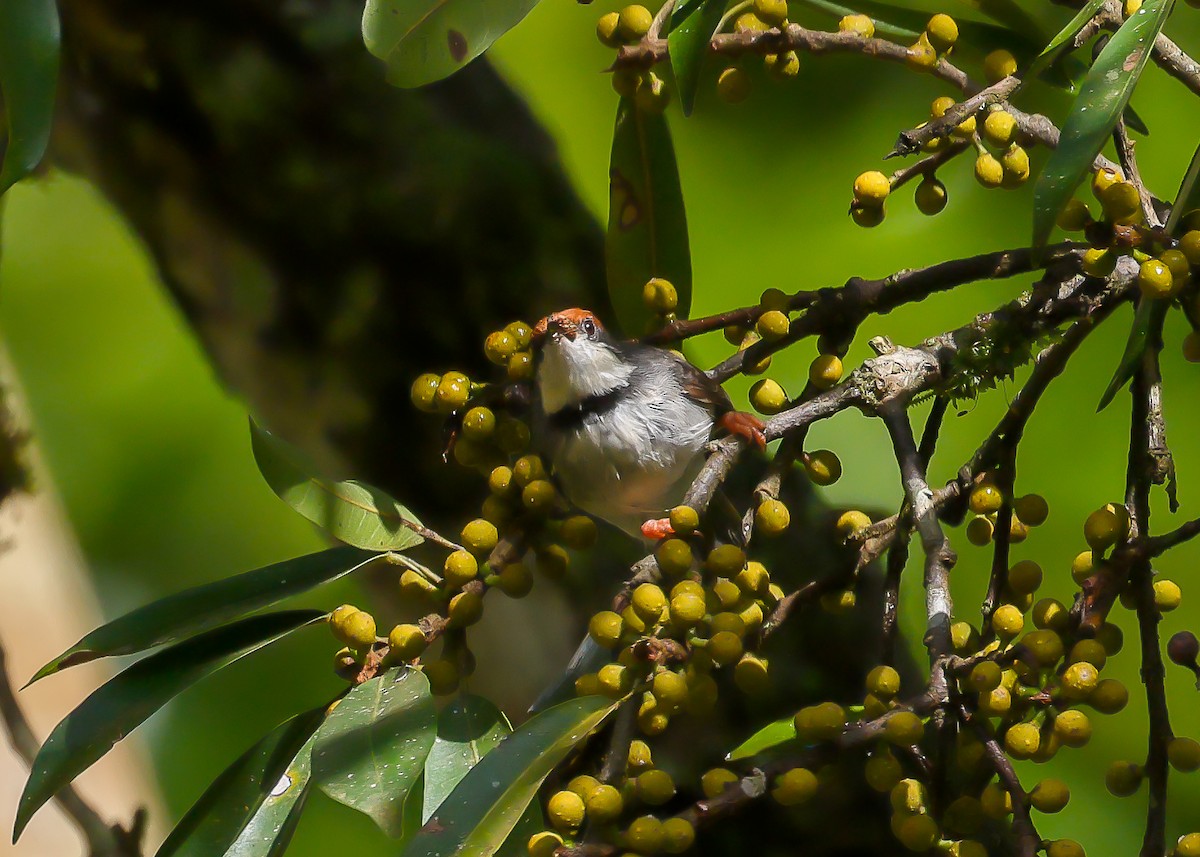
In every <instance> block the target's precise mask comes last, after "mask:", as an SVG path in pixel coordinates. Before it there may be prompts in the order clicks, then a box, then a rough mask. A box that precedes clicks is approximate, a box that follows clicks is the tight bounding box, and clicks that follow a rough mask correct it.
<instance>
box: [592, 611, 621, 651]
mask: <svg viewBox="0 0 1200 857" xmlns="http://www.w3.org/2000/svg"><path fill="white" fill-rule="evenodd" d="M622 630H623V627H622V623H621V617H620V616H619V615H617V614H616V613H614V612H612V611H611V610H602V611H600V612H599V613H597V614H596V615H594V616H593V617H592V618H591V621H590V622H588V635H589V636H590V637H591V638H592V639H593V640H595V641H596V643H597V644H598V645H600V646H601V647H603V648H605V649H611V648H613V647H614V646H616V645H617V643H618V642H619V641H620V639H621V631H622Z"/></svg>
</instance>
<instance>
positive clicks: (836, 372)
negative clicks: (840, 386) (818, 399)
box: [808, 354, 842, 390]
mask: <svg viewBox="0 0 1200 857" xmlns="http://www.w3.org/2000/svg"><path fill="white" fill-rule="evenodd" d="M841 379H842V361H841V360H840V359H839V358H838V356H837V355H836V354H821V355H819V356H818V357H817V359H815V360H813V362H812V364H811V365H810V366H809V367H808V380H809V381H811V382H812V385H813V386H814V387H816V388H817V389H818V390H828V389H829V388H830V387H832V386H833V385H835V384H836V383H837V382H838V381H840V380H841Z"/></svg>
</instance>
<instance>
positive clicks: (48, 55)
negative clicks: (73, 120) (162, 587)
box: [0, 0, 59, 195]
mask: <svg viewBox="0 0 1200 857" xmlns="http://www.w3.org/2000/svg"><path fill="white" fill-rule="evenodd" d="M58 50H59V28H58V8H57V7H56V6H55V4H54V0H3V2H0V104H3V105H4V119H5V127H6V129H7V132H8V134H7V145H6V146H5V148H4V151H3V158H4V162H3V166H2V167H0V195H3V194H4V192H5V191H7V190H8V189H9V188H10V187H12V186H13V184H14V183H16V182H18V181H20V180H21V179H22V178H24V177H25V176H27V175H29V174H30V173H31V172H33V170H34V169H35V168H36V167H37V165H38V164H39V163H40V162H41V160H42V156H43V155H45V154H46V146H47V144H48V143H49V142H50V125H51V122H52V120H53V118H54V90H55V87H56V86H57V82H58Z"/></svg>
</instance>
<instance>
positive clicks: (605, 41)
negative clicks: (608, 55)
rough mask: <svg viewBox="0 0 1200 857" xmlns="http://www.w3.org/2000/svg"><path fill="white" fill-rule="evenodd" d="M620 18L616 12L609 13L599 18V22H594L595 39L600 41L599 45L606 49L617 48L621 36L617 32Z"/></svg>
mask: <svg viewBox="0 0 1200 857" xmlns="http://www.w3.org/2000/svg"><path fill="white" fill-rule="evenodd" d="M620 20H621V16H620V14H619V13H617V12H609V13H607V14H605V15H601V16H600V20H599V21H597V22H596V38H598V39H599V40H600V44H602V45H604V46H605V47H606V48H615V47H619V46H620V44H621V34H620V32H618V24H619V23H620Z"/></svg>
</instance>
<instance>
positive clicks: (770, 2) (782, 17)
mask: <svg viewBox="0 0 1200 857" xmlns="http://www.w3.org/2000/svg"><path fill="white" fill-rule="evenodd" d="M754 14H755V15H757V16H758V18H759V20H760V21H762V22H763V23H765V24H769V25H770V26H772V27H778V26H781V25H782V24H783V23H785V22H786V21H787V16H788V4H787V0H754Z"/></svg>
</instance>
